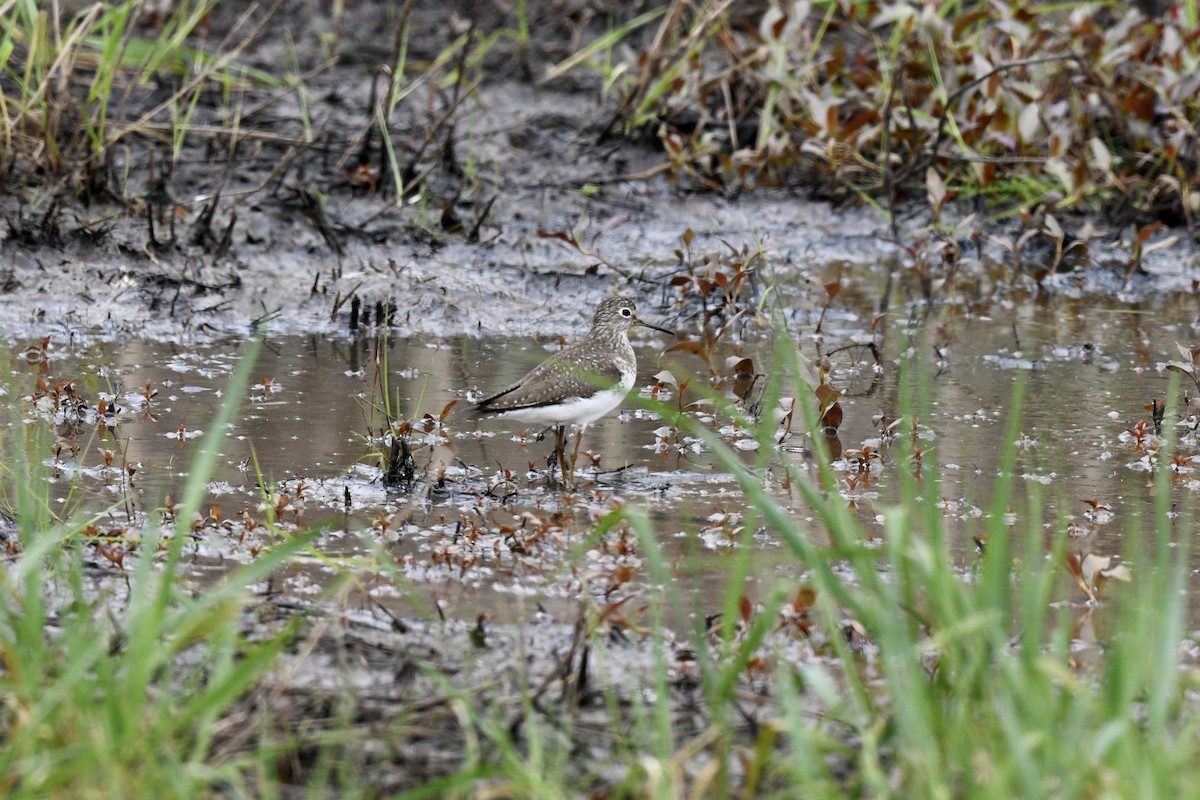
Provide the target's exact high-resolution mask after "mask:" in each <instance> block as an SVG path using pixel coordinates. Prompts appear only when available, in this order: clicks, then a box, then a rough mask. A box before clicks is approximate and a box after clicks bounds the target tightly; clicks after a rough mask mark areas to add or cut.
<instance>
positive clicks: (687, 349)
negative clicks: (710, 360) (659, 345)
mask: <svg viewBox="0 0 1200 800" xmlns="http://www.w3.org/2000/svg"><path fill="white" fill-rule="evenodd" d="M663 352H664V353H675V352H683V353H695V354H696V355H698V356H702V357H706V358H707V356H708V350H707V349H706V348H705V347H704V345H703V344H702V343H700V342H696V341H692V340H690V339H689V340H684V341H682V342H678V343H676V344H673V345H671V346H670V347H668V348H667V349H666V350H663Z"/></svg>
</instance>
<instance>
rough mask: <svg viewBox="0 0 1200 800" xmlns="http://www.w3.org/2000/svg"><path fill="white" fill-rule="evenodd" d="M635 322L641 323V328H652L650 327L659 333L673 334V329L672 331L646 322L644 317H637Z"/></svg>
mask: <svg viewBox="0 0 1200 800" xmlns="http://www.w3.org/2000/svg"><path fill="white" fill-rule="evenodd" d="M637 324H638V325H641V326H642V327H643V328H652V329H654V330H656V331H658V332H659V333H665V334H667V335H668V336H674V335H675V331H672V330H667V329H666V328H660V327H659V326H657V325H651V324H650V323H649V322H646V320H644V319H638V320H637Z"/></svg>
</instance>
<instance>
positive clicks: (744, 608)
mask: <svg viewBox="0 0 1200 800" xmlns="http://www.w3.org/2000/svg"><path fill="white" fill-rule="evenodd" d="M738 610H739V611H740V612H741V614H742V622H745V623H746V624H750V617H751V616H753V614H754V604H753V603H751V602H750V598H749V597H746V595H742V596H741V597H740V598H739V599H738Z"/></svg>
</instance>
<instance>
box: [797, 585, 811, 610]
mask: <svg viewBox="0 0 1200 800" xmlns="http://www.w3.org/2000/svg"><path fill="white" fill-rule="evenodd" d="M816 602H817V593H816V591H814V590H813V588H812V587H811V586H807V585H805V586H801V587H800V588H799V589H797V590H796V596H795V597H794V598H792V607H793V608H794V609H796V610H797V611H805V610H807V609H810V608H812V607H813V604H814V603H816Z"/></svg>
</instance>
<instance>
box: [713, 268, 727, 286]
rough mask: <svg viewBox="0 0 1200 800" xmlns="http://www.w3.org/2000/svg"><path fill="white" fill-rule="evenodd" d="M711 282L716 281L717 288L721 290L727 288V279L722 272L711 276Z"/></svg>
mask: <svg viewBox="0 0 1200 800" xmlns="http://www.w3.org/2000/svg"><path fill="white" fill-rule="evenodd" d="M713 280H714V281H716V282H717V286H720V287H721V288H722V289H726V288H728V287H729V278H727V277H726V276H725V273H724V272H718V273H717V274H715V275H713Z"/></svg>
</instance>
